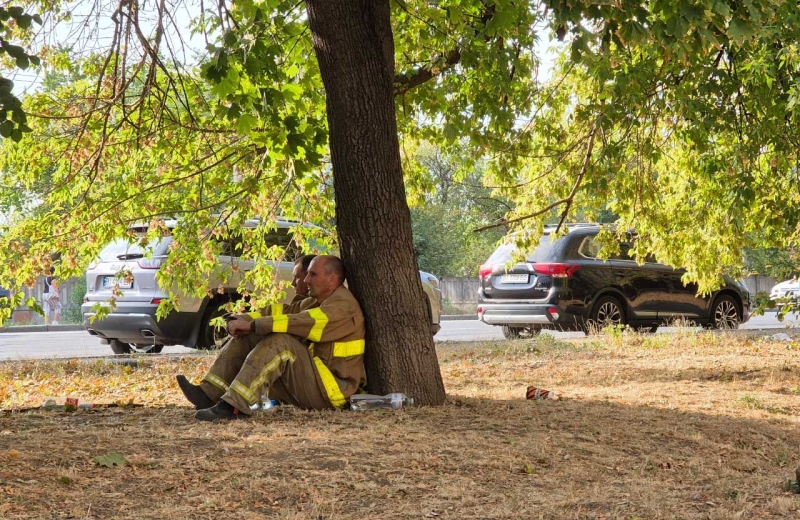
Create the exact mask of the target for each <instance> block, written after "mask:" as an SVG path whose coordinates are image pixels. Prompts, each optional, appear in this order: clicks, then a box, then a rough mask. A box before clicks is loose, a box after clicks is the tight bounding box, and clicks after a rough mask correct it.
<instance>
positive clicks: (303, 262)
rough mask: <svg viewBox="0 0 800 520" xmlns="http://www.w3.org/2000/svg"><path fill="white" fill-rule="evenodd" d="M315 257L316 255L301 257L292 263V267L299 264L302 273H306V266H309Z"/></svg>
mask: <svg viewBox="0 0 800 520" xmlns="http://www.w3.org/2000/svg"><path fill="white" fill-rule="evenodd" d="M316 257H317V255H303V256H301V257H300V258H298V259H297V260H295V261H294V265H297V264H300V265H302V266H303V271H308V266H309V265H311V261H312V260H313V259H314V258H316Z"/></svg>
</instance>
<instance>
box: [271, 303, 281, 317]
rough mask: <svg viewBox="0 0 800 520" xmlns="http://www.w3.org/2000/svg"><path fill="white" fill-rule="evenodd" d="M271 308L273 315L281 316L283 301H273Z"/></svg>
mask: <svg viewBox="0 0 800 520" xmlns="http://www.w3.org/2000/svg"><path fill="white" fill-rule="evenodd" d="M269 308H270V311H271V312H272V315H273V316H280V315H281V314H283V304H282V303H273V304H272V305H270V306H269Z"/></svg>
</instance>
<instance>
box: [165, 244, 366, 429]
mask: <svg viewBox="0 0 800 520" xmlns="http://www.w3.org/2000/svg"><path fill="white" fill-rule="evenodd" d="M344 280H345V273H344V265H343V264H342V261H341V260H340V259H338V258H336V257H335V256H327V255H326V256H317V257H315V258H314V259H313V260H312V261H311V264H310V265H309V267H308V274H307V275H306V277H305V280H304V281H305V283H306V284H307V285H308V290H309V296H310V298H306V299H304V300H302V301H300V302H297V303H294V304H291V305H290V306H289V307H288V308H287V307H285V306H283V305H273V306H271V307H270V309H269V315H267V316H263V317H261V316H259V317H254V319H252V318H251V317H249V316H247V315H241V316H236V318H237V319H234V320H231V321H230V322H229V323H228V333H229V334H230V335H231V336H232V337H233V339H231V340H230V341H229V342H228V344H227V345H226V346H225V348H223V349H222V351H221V352H220V355H219V356H218V357H217V359H216V361H215V362H214V364H213V365H212V367H211V369H210V370H209V371H208V374H206V376H205V377H204V378H203V381H202V382H201V383H200V384H199V385H193V384H191V383H189V381H188V380H186V378H185V377H183V376H178V383H179V385H180V387H181V390H182V391H183V393H184V395H185V396H186V398H187V399H188V400H189V401H190V402H191V403H192V404H193V405H195V407H196V408H197V409H198V412H197V414H196V415H195V417H196V418H197V419H200V420H203V421H215V420H226V419H235V418H237V417H242V416H248V415H250V414H251V413H252V412H251V406H253V405H255V404H257V403H259V402H260V399H261V396H262V395H265V394H268V395H269V397H270V399H276V400H278V401H279V402H281V403H288V404H292V405H295V406H297V407H299V408H303V409H311V410H325V409H337V408H340V407H341V406H342V405H344V404H345V402H346V401H347V398H348V397H350V395H352V394H353V393H355V392H356V390H357V389H358V387H359V385H360V384H361V383H362V382H363V381H364V380H365V372H364V316H363V314H362V313H361V308H360V307H359V305H358V302H357V301H356V299H355V298H354V297H353V295H352V294H351V293H350V291H349V290H347V288H346V287H344V286H343V285H342V284H343V283H344ZM284 309H286V311H287V312H284Z"/></svg>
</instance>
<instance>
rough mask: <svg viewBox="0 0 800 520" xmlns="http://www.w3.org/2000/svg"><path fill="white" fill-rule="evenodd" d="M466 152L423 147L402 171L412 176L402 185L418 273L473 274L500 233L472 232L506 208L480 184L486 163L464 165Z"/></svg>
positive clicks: (492, 247)
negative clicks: (449, 151)
mask: <svg viewBox="0 0 800 520" xmlns="http://www.w3.org/2000/svg"><path fill="white" fill-rule="evenodd" d="M408 150H409V147H404V151H406V152H407V151H408ZM465 153H466V152H465V151H463V150H462V152H461V153H456V154H444V153H443V152H442V151H441V150H440V149H439V148H437V147H434V146H430V145H427V146H422V147H420V148H418V149H416V150H415V151H414V156H413V157H410V158H408V160H407V162H406V163H405V165H406V170H407V171H410V172H414V174H413V176H412V177H413V180H412V181H410V182H407V183H406V186H407V190H408V191H409V192H410V193H409V199H410V200H411V201H412V203H411V204H412V205H411V227H412V230H413V239H414V251H415V252H416V254H417V260H418V262H419V267H420V269H422V270H423V271H428V272H430V273H433V274H435V275H437V276H440V277H441V276H476V275H477V272H478V266H480V265H481V264H482V263H483V262H484V261H485V260H486V258H487V257H488V255H489V254H491V252H492V251H493V250H494V248H495V246H496V245H497V242H498V241H499V240H500V239H501V238H502V237H503V235H504V234H505V229H502V228H494V229H492V230H490V231H487V232H484V233H475V232H474V231H473V230H474V229H475V228H477V227H480V226H484V225H487V224H489V223H491V222H495V221H496V220H498V219H500V218H502V216H503V215H505V213H506V212H507V211H508V210H509V209H511V206H510V205H509V204H508V203H507V202H506V201H505V200H503V199H501V198H496V197H494V196H493V195H492V188H491V187H487V186H485V185H484V173H485V169H486V165H485V163H484V162H482V161H479V162H473V161H464V160H463V159H462V157H463V155H464V154H465ZM464 162H466V163H467V165H468V166H467V167H466V168H465V167H463V164H464ZM407 176H408V174H407ZM420 189H421V190H422V191H421V192H420V191H418V190H420Z"/></svg>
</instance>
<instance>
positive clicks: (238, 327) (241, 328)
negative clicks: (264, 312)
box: [228, 317, 252, 339]
mask: <svg viewBox="0 0 800 520" xmlns="http://www.w3.org/2000/svg"><path fill="white" fill-rule="evenodd" d="M251 327H252V321H250V320H243V319H238V317H237V319H235V320H231V321H229V322H228V334H230V335H231V336H233V337H234V338H236V339H239V338H243V337H245V336H247V335H248V334H250V333H251V332H252V329H251Z"/></svg>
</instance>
